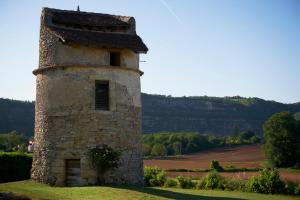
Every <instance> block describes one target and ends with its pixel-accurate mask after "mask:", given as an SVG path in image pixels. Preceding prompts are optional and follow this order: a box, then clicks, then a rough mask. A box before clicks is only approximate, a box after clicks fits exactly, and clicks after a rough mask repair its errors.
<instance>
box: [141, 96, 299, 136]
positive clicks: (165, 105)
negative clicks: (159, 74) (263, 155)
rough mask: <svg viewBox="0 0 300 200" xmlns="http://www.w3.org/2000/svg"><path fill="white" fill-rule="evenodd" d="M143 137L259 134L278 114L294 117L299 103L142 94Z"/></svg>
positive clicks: (257, 99)
mask: <svg viewBox="0 0 300 200" xmlns="http://www.w3.org/2000/svg"><path fill="white" fill-rule="evenodd" d="M142 102H143V130H144V133H153V132H158V131H198V132H200V133H208V134H218V135H226V134H231V133H233V132H234V130H235V129H239V130H240V131H241V130H247V129H249V130H253V131H255V132H256V133H258V134H261V132H262V124H263V123H264V122H265V120H266V119H268V118H269V117H270V116H271V115H272V114H274V113H277V112H281V111H290V112H292V113H296V112H298V111H300V103H296V104H283V103H278V102H275V101H266V100H263V99H259V98H243V97H239V96H236V97H222V98H221V97H207V96H202V97H171V96H163V95H149V94H143V96H142Z"/></svg>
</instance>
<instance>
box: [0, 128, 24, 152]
mask: <svg viewBox="0 0 300 200" xmlns="http://www.w3.org/2000/svg"><path fill="white" fill-rule="evenodd" d="M26 142H27V141H26V139H25V138H24V137H23V136H22V135H21V134H19V133H18V132H17V131H11V132H10V133H6V134H0V150H3V151H17V150H19V147H20V146H24V145H26Z"/></svg>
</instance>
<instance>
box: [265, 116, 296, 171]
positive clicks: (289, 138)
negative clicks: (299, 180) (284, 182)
mask: <svg viewBox="0 0 300 200" xmlns="http://www.w3.org/2000/svg"><path fill="white" fill-rule="evenodd" d="M263 130H264V138H265V144H264V151H265V155H266V158H267V160H268V162H269V164H270V165H271V166H274V167H291V166H293V165H295V164H296V163H299V162H300V133H299V129H298V128H297V121H296V120H295V119H294V117H293V115H292V114H291V113H289V112H280V113H276V114H274V115H272V116H271V117H270V118H269V119H268V120H267V121H266V122H265V124H264V126H263Z"/></svg>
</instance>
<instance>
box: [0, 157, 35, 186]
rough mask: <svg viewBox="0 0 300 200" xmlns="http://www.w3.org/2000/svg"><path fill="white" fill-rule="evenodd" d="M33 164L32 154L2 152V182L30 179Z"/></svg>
mask: <svg viewBox="0 0 300 200" xmlns="http://www.w3.org/2000/svg"><path fill="white" fill-rule="evenodd" d="M31 164H32V155H31V154H26V153H21V152H9V153H8V152H0V182H2V183H3V182H9V181H19V180H26V179H29V178H30V170H31Z"/></svg>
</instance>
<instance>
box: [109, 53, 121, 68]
mask: <svg viewBox="0 0 300 200" xmlns="http://www.w3.org/2000/svg"><path fill="white" fill-rule="evenodd" d="M120 57H121V55H120V52H110V65H111V66H120Z"/></svg>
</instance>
